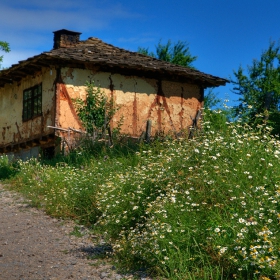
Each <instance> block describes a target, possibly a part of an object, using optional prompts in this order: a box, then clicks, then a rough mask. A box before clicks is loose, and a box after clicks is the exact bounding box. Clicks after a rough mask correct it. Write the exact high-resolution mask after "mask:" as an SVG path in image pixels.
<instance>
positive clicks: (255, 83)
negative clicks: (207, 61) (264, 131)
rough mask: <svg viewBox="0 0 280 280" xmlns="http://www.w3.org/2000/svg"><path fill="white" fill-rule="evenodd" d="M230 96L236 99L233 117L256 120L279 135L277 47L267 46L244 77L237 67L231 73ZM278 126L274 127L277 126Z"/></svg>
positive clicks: (279, 66) (279, 62)
mask: <svg viewBox="0 0 280 280" xmlns="http://www.w3.org/2000/svg"><path fill="white" fill-rule="evenodd" d="M234 76H235V80H232V81H231V82H232V83H233V84H234V88H233V92H234V93H236V94H238V95H239V96H240V98H239V101H240V104H239V105H238V106H236V107H235V113H236V115H237V116H239V117H240V118H241V119H242V120H243V121H245V122H249V123H251V124H252V123H259V120H260V118H256V117H259V116H260V117H262V121H265V122H267V123H269V124H270V125H272V126H273V127H274V132H277V133H278V132H279V128H280V127H279V128H278V127H277V126H278V125H279V120H280V116H279V104H280V45H279V44H278V45H277V44H276V43H275V42H271V43H270V44H269V47H268V49H267V50H265V51H263V52H262V54H261V57H260V60H257V59H255V60H253V63H252V65H251V66H248V68H247V73H245V71H244V69H242V67H241V66H240V67H239V69H238V70H237V71H234ZM277 124H278V125H277Z"/></svg>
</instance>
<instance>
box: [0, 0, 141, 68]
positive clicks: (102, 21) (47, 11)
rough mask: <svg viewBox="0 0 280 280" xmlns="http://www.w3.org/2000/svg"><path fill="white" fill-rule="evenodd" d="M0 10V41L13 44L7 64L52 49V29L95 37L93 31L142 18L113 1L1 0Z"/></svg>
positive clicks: (5, 59) (5, 62)
mask: <svg viewBox="0 0 280 280" xmlns="http://www.w3.org/2000/svg"><path fill="white" fill-rule="evenodd" d="M0 10H1V17H0V26H1V29H0V41H7V42H8V43H10V47H11V53H9V54H5V56H4V66H5V65H9V64H10V63H16V62H17V61H18V60H21V59H27V58H28V57H30V54H31V53H32V54H33V55H35V54H39V53H40V52H43V51H48V50H50V49H51V48H52V46H53V34H52V32H53V31H56V30H59V29H62V28H65V29H69V30H73V31H79V32H82V33H83V34H82V36H83V35H87V33H90V35H89V36H93V32H94V31H98V32H100V31H103V30H109V29H112V28H114V27H115V22H116V21H120V20H127V19H128V20H131V21H136V20H139V18H140V17H141V15H139V14H138V13H137V12H134V11H133V12H131V11H129V8H128V7H126V6H124V5H123V4H120V3H118V2H117V1H112V0H103V1H97V0H91V1H89V0H80V1H76V0H68V1H65V0H56V1H39V0H29V1H25V0H13V1H11V0H1V2H0ZM81 38H82V37H81ZM82 39H83V38H82ZM18 58H19V59H18Z"/></svg>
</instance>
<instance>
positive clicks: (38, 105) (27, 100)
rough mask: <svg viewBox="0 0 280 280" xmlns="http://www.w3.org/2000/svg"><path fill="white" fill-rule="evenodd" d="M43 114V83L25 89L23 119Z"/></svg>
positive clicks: (26, 119) (27, 119) (30, 118)
mask: <svg viewBox="0 0 280 280" xmlns="http://www.w3.org/2000/svg"><path fill="white" fill-rule="evenodd" d="M41 115H42V83H40V84H38V85H36V86H33V87H31V88H28V89H25V90H24V91H23V110H22V121H24V122H25V121H29V120H32V119H34V118H36V117H39V116H41Z"/></svg>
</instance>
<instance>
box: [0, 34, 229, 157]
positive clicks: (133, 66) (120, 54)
mask: <svg viewBox="0 0 280 280" xmlns="http://www.w3.org/2000/svg"><path fill="white" fill-rule="evenodd" d="M80 34H81V33H79V32H73V31H69V30H65V29H62V30H58V31H55V32H54V46H53V49H52V50H51V51H49V52H44V53H41V54H39V55H36V56H34V57H31V58H28V59H26V60H24V61H20V62H19V63H18V64H15V65H12V66H11V67H10V68H9V69H5V70H2V71H1V72H0V154H4V153H8V154H15V155H20V156H21V157H23V158H26V157H30V156H37V155H38V153H39V151H40V149H50V150H52V149H54V147H56V146H57V145H58V144H57V143H58V139H60V138H61V137H62V136H63V135H64V134H63V131H62V130H58V129H54V127H58V128H64V129H66V130H67V129H69V127H70V128H71V129H72V130H71V131H74V130H75V129H76V130H82V129H83V127H82V124H81V122H80V120H79V118H78V116H77V114H76V111H75V108H74V105H73V102H72V99H73V98H84V97H85V95H86V92H85V83H86V81H89V80H93V81H94V82H95V84H96V85H97V86H99V87H100V89H101V90H102V91H104V93H105V94H107V95H108V96H111V97H112V98H113V99H114V102H115V104H116V105H120V110H119V111H118V112H117V113H116V115H115V116H114V118H113V120H112V126H113V127H114V125H116V124H117V122H118V121H119V120H120V118H121V117H122V118H123V125H122V127H121V130H122V133H125V134H129V135H131V136H134V137H138V136H139V135H141V133H142V132H143V131H144V130H145V129H146V123H147V120H152V122H151V123H152V127H151V129H152V133H153V134H155V133H156V132H163V133H168V132H170V131H172V132H176V131H177V132H178V131H180V130H182V129H186V128H187V127H188V126H190V125H192V123H193V119H194V118H195V117H196V115H197V112H198V111H199V110H200V109H201V108H202V107H203V99H204V90H205V89H206V88H207V87H217V86H220V85H225V84H226V82H227V80H226V79H222V78H219V77H215V76H212V75H209V74H205V73H202V72H200V71H196V70H193V69H189V68H185V67H181V66H176V65H172V64H170V63H167V62H164V61H160V60H157V59H155V58H152V57H148V56H144V55H142V54H139V53H136V52H131V51H127V50H124V49H121V48H118V47H115V46H113V45H110V44H107V43H104V42H102V41H101V40H99V39H97V38H89V39H88V40H85V41H80ZM68 136H69V135H68Z"/></svg>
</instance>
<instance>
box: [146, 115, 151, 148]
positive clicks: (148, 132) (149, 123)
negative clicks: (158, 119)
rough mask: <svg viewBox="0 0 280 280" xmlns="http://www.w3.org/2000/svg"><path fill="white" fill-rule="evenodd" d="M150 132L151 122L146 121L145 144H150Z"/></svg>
mask: <svg viewBox="0 0 280 280" xmlns="http://www.w3.org/2000/svg"><path fill="white" fill-rule="evenodd" d="M151 131H152V121H151V120H147V125H146V137H145V140H146V142H147V143H149V142H150V140H151Z"/></svg>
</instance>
